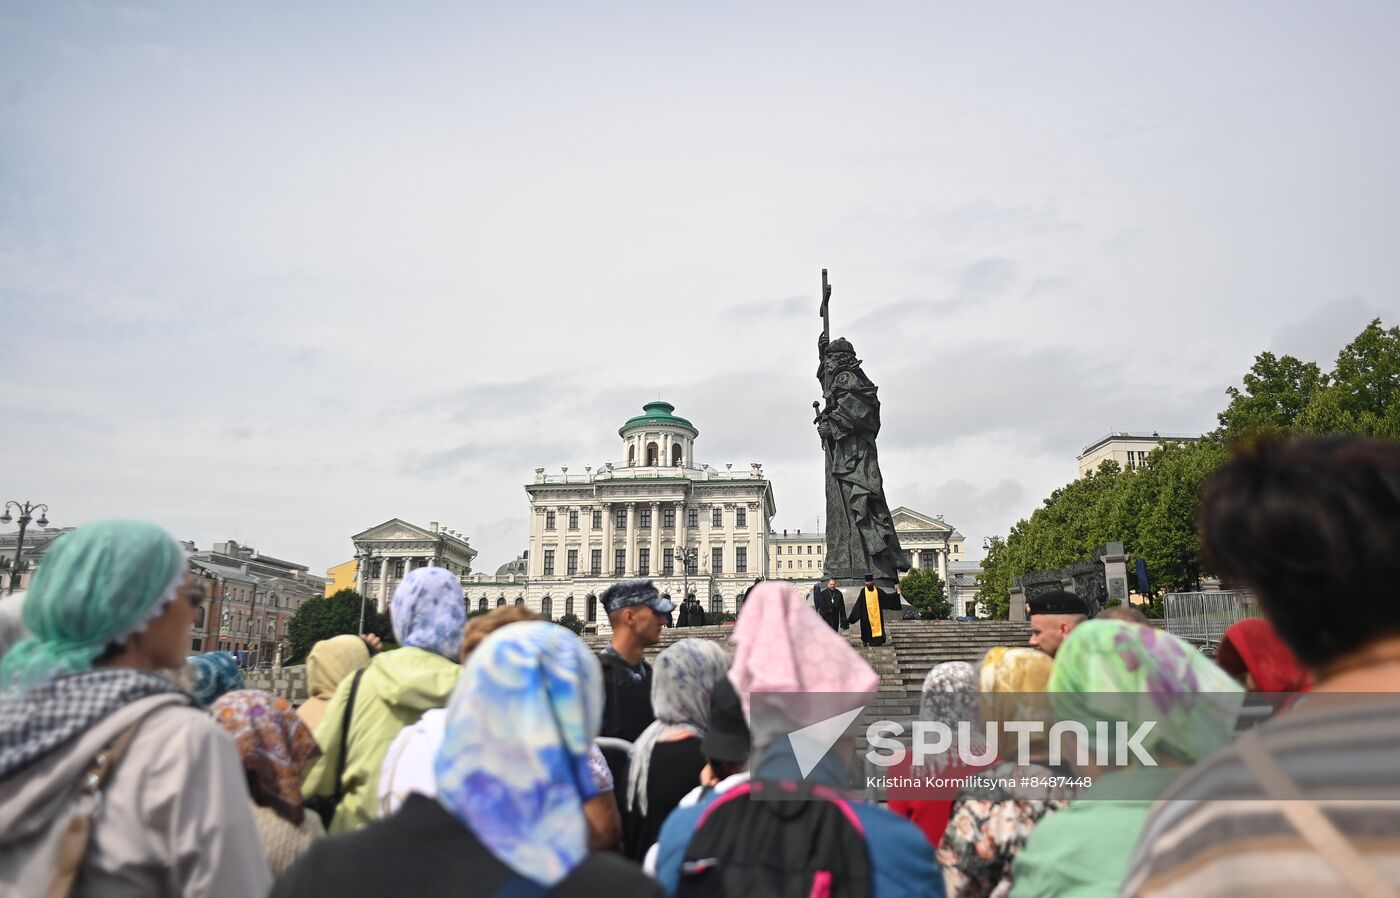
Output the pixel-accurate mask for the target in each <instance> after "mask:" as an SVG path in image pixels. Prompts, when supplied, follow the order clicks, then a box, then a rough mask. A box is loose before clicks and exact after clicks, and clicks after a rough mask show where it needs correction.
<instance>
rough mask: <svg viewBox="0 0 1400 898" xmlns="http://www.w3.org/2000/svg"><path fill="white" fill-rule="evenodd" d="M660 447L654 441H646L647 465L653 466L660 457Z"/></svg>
mask: <svg viewBox="0 0 1400 898" xmlns="http://www.w3.org/2000/svg"><path fill="white" fill-rule="evenodd" d="M660 452H661V449H660V447H658V446H657V445H656V444H655V443H647V467H648V468H654V467H656V465H657V462H658V461H659V459H660Z"/></svg>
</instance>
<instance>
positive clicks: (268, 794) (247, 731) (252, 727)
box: [209, 689, 321, 826]
mask: <svg viewBox="0 0 1400 898" xmlns="http://www.w3.org/2000/svg"><path fill="white" fill-rule="evenodd" d="M209 712H210V713H211V714H213V715H214V719H215V720H216V721H218V722H219V725H220V726H222V727H223V728H224V729H226V730H228V732H229V735H231V736H232V737H233V744H234V745H235V746H236V747H237V748H238V754H239V757H241V758H242V760H243V772H244V773H245V774H246V775H247V777H248V791H249V793H251V795H252V796H253V801H255V802H257V803H258V804H260V805H262V806H263V807H267V808H271V809H272V810H273V811H275V812H276V813H277V816H279V817H281V818H283V819H284V820H286V821H288V822H289V823H291V824H292V825H293V826H301V823H302V820H304V819H305V816H306V812H305V811H304V810H303V809H302V806H301V773H302V770H303V769H305V767H306V765H307V764H309V763H310V762H311V761H313V760H315V759H316V758H317V757H319V756H320V754H321V747H320V746H319V745H317V744H316V737H314V736H313V735H312V734H311V729H310V728H309V727H308V726H307V725H306V723H305V722H304V721H302V719H301V718H300V717H298V716H297V714H296V711H295V710H294V709H293V708H292V703H291V702H289V701H287V700H286V699H285V698H278V697H277V696H275V695H273V694H272V693H270V692H262V691H260V690H257V689H240V690H238V691H236V692H229V693H226V694H224V695H223V696H221V697H220V698H219V699H218V700H217V701H215V702H214V704H213V705H212V706H211V707H210V708H209Z"/></svg>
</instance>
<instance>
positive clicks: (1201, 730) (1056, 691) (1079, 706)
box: [1049, 620, 1244, 764]
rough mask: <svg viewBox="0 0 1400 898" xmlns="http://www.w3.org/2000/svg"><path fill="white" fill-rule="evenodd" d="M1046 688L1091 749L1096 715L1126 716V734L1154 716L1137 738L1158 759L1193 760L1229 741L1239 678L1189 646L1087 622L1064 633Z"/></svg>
mask: <svg viewBox="0 0 1400 898" xmlns="http://www.w3.org/2000/svg"><path fill="white" fill-rule="evenodd" d="M1049 691H1050V695H1051V702H1052V704H1053V706H1054V709H1055V716H1056V717H1058V718H1059V719H1060V720H1075V721H1079V722H1080V723H1083V724H1084V725H1085V726H1086V727H1087V728H1088V730H1089V733H1090V740H1089V741H1090V748H1091V749H1092V750H1094V751H1097V750H1098V742H1097V740H1096V736H1095V727H1094V724H1095V722H1097V721H1101V720H1103V721H1115V722H1116V721H1126V722H1127V724H1128V728H1129V732H1130V733H1131V732H1135V731H1136V730H1137V728H1138V726H1139V725H1140V724H1142V723H1144V722H1145V721H1148V720H1152V721H1156V724H1155V726H1153V728H1152V731H1151V732H1150V733H1149V734H1148V735H1147V736H1146V738H1144V739H1143V741H1142V743H1141V744H1142V746H1143V748H1144V749H1145V750H1146V751H1147V752H1148V753H1149V754H1150V755H1151V756H1152V757H1153V758H1155V759H1157V761H1158V762H1159V763H1160V762H1161V761H1162V760H1164V759H1172V760H1175V761H1179V762H1183V763H1187V764H1192V763H1195V762H1196V761H1198V760H1200V759H1201V758H1202V757H1204V756H1205V755H1206V754H1209V753H1210V752H1212V751H1214V750H1215V749H1217V748H1219V747H1220V746H1222V745H1224V744H1225V743H1227V742H1229V741H1230V738H1231V736H1232V735H1233V733H1234V727H1235V719H1236V717H1238V716H1239V711H1240V706H1241V705H1242V704H1243V702H1244V691H1243V690H1242V689H1241V688H1240V685H1239V684H1238V683H1236V682H1235V681H1234V680H1233V679H1231V678H1230V676H1229V675H1227V674H1226V673H1225V672H1224V671H1222V670H1221V669H1220V668H1219V667H1217V666H1216V665H1215V664H1214V663H1212V662H1211V660H1210V659H1209V658H1207V657H1206V656H1205V655H1202V654H1201V653H1200V652H1199V651H1197V650H1196V648H1195V647H1194V646H1192V645H1190V644H1189V643H1186V642H1183V641H1182V640H1180V639H1178V638H1177V637H1175V636H1173V635H1172V634H1170V633H1166V632H1163V631H1161V630H1158V629H1156V628H1155V627H1150V626H1145V625H1143V624H1134V623H1129V622H1127V621H1119V620H1091V621H1085V622H1084V623H1082V624H1080V625H1079V626H1077V627H1075V628H1074V630H1072V631H1071V632H1070V634H1069V636H1067V637H1066V638H1065V641H1064V644H1062V645H1061V646H1060V650H1059V652H1057V653H1056V654H1055V668H1054V671H1053V672H1052V673H1051V674H1050V685H1049ZM1113 739H1114V736H1113V730H1112V729H1111V730H1110V736H1109V741H1110V743H1112V742H1113ZM1113 754H1116V752H1113Z"/></svg>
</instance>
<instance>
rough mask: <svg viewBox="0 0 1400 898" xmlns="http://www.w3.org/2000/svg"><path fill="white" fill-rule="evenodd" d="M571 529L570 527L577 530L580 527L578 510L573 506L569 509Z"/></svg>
mask: <svg viewBox="0 0 1400 898" xmlns="http://www.w3.org/2000/svg"><path fill="white" fill-rule="evenodd" d="M569 529H570V530H577V529H578V512H577V511H575V510H574V509H572V508H571V509H569Z"/></svg>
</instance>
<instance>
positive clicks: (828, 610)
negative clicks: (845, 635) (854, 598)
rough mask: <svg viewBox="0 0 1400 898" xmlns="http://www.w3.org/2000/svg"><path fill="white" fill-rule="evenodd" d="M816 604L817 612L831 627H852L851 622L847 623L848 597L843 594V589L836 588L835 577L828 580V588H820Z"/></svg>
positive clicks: (839, 628)
mask: <svg viewBox="0 0 1400 898" xmlns="http://www.w3.org/2000/svg"><path fill="white" fill-rule="evenodd" d="M816 605H817V614H820V615H821V618H822V620H824V621H826V622H827V623H828V624H830V625H831V629H833V630H841V629H847V628H849V627H850V624H848V623H846V597H845V596H843V595H842V594H841V590H839V589H837V588H836V578H835V577H832V578H831V579H830V580H828V581H826V589H821V590H818V592H817V595H816Z"/></svg>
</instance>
